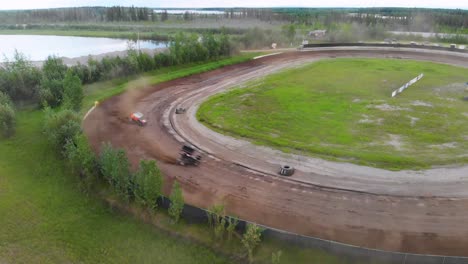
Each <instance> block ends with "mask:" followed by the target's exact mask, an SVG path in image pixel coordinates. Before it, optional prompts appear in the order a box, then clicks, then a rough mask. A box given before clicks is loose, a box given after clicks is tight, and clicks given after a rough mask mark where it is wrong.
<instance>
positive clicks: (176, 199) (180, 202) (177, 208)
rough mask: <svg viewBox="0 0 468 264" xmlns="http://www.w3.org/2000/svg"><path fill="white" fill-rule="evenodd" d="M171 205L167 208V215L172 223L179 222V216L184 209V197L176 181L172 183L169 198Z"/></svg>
mask: <svg viewBox="0 0 468 264" xmlns="http://www.w3.org/2000/svg"><path fill="white" fill-rule="evenodd" d="M169 198H170V199H171V205H170V207H169V215H170V216H171V217H172V219H173V220H174V223H177V222H179V219H180V215H181V214H182V210H183V209H184V196H183V194H182V189H181V188H180V185H179V183H178V182H177V181H175V182H174V185H173V186H172V192H171V196H170V197H169Z"/></svg>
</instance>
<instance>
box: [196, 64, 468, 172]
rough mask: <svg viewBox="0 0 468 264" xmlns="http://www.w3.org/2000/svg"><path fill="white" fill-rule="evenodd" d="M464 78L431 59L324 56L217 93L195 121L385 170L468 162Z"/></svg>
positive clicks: (268, 142) (261, 141) (467, 77)
mask: <svg viewBox="0 0 468 264" xmlns="http://www.w3.org/2000/svg"><path fill="white" fill-rule="evenodd" d="M420 73H424V74H425V77H424V78H423V79H422V80H421V81H419V82H418V83H416V84H415V85H413V86H411V87H410V88H409V89H408V90H406V91H404V92H403V93H402V94H401V95H400V96H398V97H396V98H393V99H392V98H391V97H390V94H391V92H392V91H393V90H394V89H397V88H399V87H400V86H401V85H403V84H405V83H406V82H408V81H409V80H410V79H413V78H414V77H416V76H417V75H419V74H420ZM467 81H468V70H467V69H463V68H457V67H453V66H449V65H442V64H435V63H429V62H417V61H409V60H391V59H386V60H381V59H336V60H325V61H320V62H317V63H312V64H309V65H306V66H304V67H302V68H298V69H291V70H287V71H284V72H281V73H278V74H274V75H271V76H268V77H266V78H265V79H262V80H259V81H254V82H251V83H249V84H248V85H247V88H244V87H243V88H242V89H234V90H232V91H230V92H228V93H224V94H220V95H215V96H214V97H212V98H210V99H209V100H208V101H207V102H205V103H204V104H202V106H201V107H200V110H199V112H198V118H199V120H201V121H202V122H204V123H205V124H207V125H208V126H209V127H211V128H213V129H215V130H217V131H220V132H224V133H228V134H230V135H234V136H238V137H244V138H246V139H248V140H251V141H252V142H254V143H256V144H261V145H268V146H273V147H276V148H279V149H282V150H284V151H293V152H301V153H305V154H309V155H311V156H319V157H323V158H327V159H333V160H345V161H350V162H354V163H359V164H365V165H370V166H376V167H383V168H388V169H406V168H428V167H430V166H432V165H446V164H466V163H468V140H467V138H468V134H467V132H466V131H468V104H467V102H465V101H463V100H462V98H463V96H467V95H468V94H467V93H466V92H464V90H465V87H466V86H465V82H467Z"/></svg>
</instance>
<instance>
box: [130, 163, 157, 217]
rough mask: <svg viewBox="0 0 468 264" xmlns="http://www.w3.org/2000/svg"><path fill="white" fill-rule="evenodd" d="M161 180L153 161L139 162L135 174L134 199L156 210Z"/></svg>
mask: <svg viewBox="0 0 468 264" xmlns="http://www.w3.org/2000/svg"><path fill="white" fill-rule="evenodd" d="M162 187H163V178H162V175H161V171H160V170H159V168H158V167H157V166H156V162H155V161H154V160H142V161H140V168H139V169H138V172H137V173H136V174H135V198H136V199H137V201H138V202H140V203H141V204H144V205H149V206H150V208H151V209H156V207H157V204H156V200H157V199H158V198H159V197H160V196H161V195H162Z"/></svg>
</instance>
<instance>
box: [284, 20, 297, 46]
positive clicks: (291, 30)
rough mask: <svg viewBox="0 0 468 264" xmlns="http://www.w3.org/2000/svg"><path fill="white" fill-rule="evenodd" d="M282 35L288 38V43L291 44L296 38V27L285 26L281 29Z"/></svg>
mask: <svg viewBox="0 0 468 264" xmlns="http://www.w3.org/2000/svg"><path fill="white" fill-rule="evenodd" d="M283 33H284V35H285V36H286V37H287V38H288V40H289V42H292V41H293V40H294V38H295V37H296V27H295V26H294V25H293V24H291V25H285V26H284V27H283Z"/></svg>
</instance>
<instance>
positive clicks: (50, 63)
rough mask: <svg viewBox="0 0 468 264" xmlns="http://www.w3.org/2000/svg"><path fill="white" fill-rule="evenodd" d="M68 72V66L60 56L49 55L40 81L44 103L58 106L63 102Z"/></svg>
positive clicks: (41, 97) (41, 96)
mask: <svg viewBox="0 0 468 264" xmlns="http://www.w3.org/2000/svg"><path fill="white" fill-rule="evenodd" d="M66 72H67V66H66V65H65V64H64V63H63V61H62V59H60V58H57V57H54V56H49V57H48V58H47V60H46V61H45V62H44V64H43V66H42V79H41V83H40V89H41V91H40V99H41V102H42V103H43V104H44V105H48V106H51V107H56V106H59V105H60V104H61V103H62V99H63V92H64V78H65V74H66Z"/></svg>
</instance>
